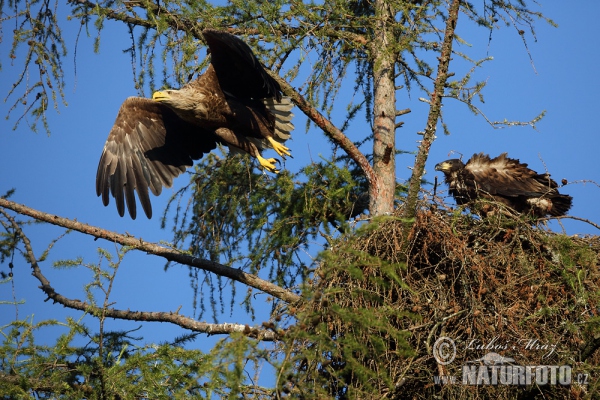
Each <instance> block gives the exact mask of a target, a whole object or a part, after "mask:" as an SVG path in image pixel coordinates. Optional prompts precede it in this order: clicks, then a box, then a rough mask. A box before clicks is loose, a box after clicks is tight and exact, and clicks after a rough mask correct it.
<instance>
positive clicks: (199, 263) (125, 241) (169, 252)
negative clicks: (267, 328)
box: [0, 198, 301, 303]
mask: <svg viewBox="0 0 600 400" xmlns="http://www.w3.org/2000/svg"><path fill="white" fill-rule="evenodd" d="M0 207H3V208H8V209H10V210H13V211H15V212H17V213H19V214H22V215H27V216H29V217H32V218H34V219H36V220H38V221H43V222H49V223H51V224H53V225H57V226H62V227H63V228H67V229H72V230H74V231H77V232H81V233H84V234H86V235H90V236H94V237H96V238H100V239H104V240H107V241H109V242H111V243H118V244H120V245H122V246H129V247H131V248H134V249H136V250H140V251H144V252H146V253H149V254H154V255H156V256H160V257H163V258H165V259H166V260H168V261H174V262H177V263H179V264H183V265H188V266H190V267H194V268H199V269H202V270H204V271H208V272H212V273H214V274H217V275H220V276H223V277H226V278H230V279H232V280H234V281H237V282H240V283H243V284H245V285H248V286H250V287H253V288H255V289H258V290H261V291H263V292H265V293H268V294H270V295H271V296H274V297H276V298H278V299H280V300H283V301H285V302H287V303H296V302H299V301H300V300H301V297H300V296H298V295H297V294H295V293H293V292H291V291H289V290H286V289H283V288H281V287H279V286H277V285H275V284H273V283H271V282H269V281H265V280H264V279H260V278H259V277H257V276H256V275H252V274H249V273H246V272H244V271H241V270H239V269H236V268H230V267H227V266H225V265H222V264H219V263H216V262H213V261H210V260H204V259H200V258H197V257H193V256H191V255H189V254H185V253H182V252H181V251H179V250H176V249H169V248H167V247H163V246H160V245H157V244H154V243H148V242H145V241H144V240H143V239H142V238H135V237H132V236H129V235H122V234H119V233H116V232H113V231H108V230H106V229H102V228H98V227H96V226H92V225H88V224H84V223H81V222H77V221H74V220H71V219H68V218H63V217H59V216H57V215H51V214H47V213H45V212H42V211H38V210H35V209H33V208H30V207H27V206H24V205H22V204H18V203H15V202H13V201H10V200H7V199H3V198H0Z"/></svg>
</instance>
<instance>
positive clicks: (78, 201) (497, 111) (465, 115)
mask: <svg viewBox="0 0 600 400" xmlns="http://www.w3.org/2000/svg"><path fill="white" fill-rule="evenodd" d="M542 3H543V4H545V3H547V4H546V5H544V6H543V7H542V8H541V11H542V12H544V13H545V14H546V15H547V16H548V17H550V18H552V19H553V20H554V21H555V22H557V23H558V25H559V27H558V28H553V27H551V26H550V25H548V24H545V23H543V22H541V21H540V22H539V23H538V25H537V32H536V33H537V35H536V38H537V41H536V40H534V39H533V38H532V37H531V35H529V34H527V35H526V37H527V39H528V48H529V51H530V53H531V56H532V58H533V65H534V66H535V69H534V67H533V65H532V62H531V60H530V59H529V55H528V53H527V51H526V49H525V47H524V45H523V41H522V39H521V37H520V36H519V35H517V34H516V32H514V30H513V29H512V28H504V29H502V30H500V31H496V32H494V35H493V37H492V40H491V41H490V42H488V35H487V32H485V31H483V30H479V31H474V30H473V27H472V25H471V24H468V23H466V20H464V19H462V20H459V29H458V32H459V34H460V35H461V36H463V38H464V39H465V40H467V41H469V42H470V43H471V45H472V46H467V45H457V46H456V47H455V50H458V51H461V52H464V53H466V54H468V55H469V56H470V57H471V58H473V59H481V58H484V57H487V56H492V57H493V58H494V60H493V61H490V62H487V63H485V64H484V65H483V67H482V68H480V69H478V70H477V72H476V79H477V80H487V82H488V86H487V88H486V89H485V90H484V95H485V100H486V102H485V104H479V107H480V108H481V109H482V110H483V111H484V112H485V113H486V115H487V116H488V118H489V119H491V120H504V119H508V120H519V119H520V120H528V119H531V118H533V117H535V116H537V115H538V114H539V113H540V112H541V111H542V110H546V111H547V116H546V117H545V118H544V119H543V120H542V121H541V122H539V123H538V130H537V131H535V130H533V129H531V128H529V127H523V128H518V127H517V128H506V129H493V128H491V127H490V126H489V125H488V124H487V123H486V122H485V121H484V120H483V119H482V118H481V117H476V116H474V115H473V114H472V113H471V112H470V111H469V110H468V109H467V108H466V107H465V106H463V105H461V104H458V103H457V102H455V101H452V100H448V99H446V100H445V105H444V110H445V111H444V112H445V115H444V122H445V123H446V124H447V125H448V126H449V128H450V130H451V132H452V134H451V135H449V136H445V135H444V134H443V133H442V132H441V130H439V131H438V139H437V140H436V141H435V143H434V144H433V147H432V151H431V154H430V157H429V161H428V163H427V167H426V169H427V171H428V172H427V175H426V176H425V177H426V178H427V179H428V180H429V181H433V178H434V176H435V171H434V169H433V167H434V165H435V164H436V163H437V162H439V161H442V160H445V159H447V158H450V157H449V152H450V151H453V150H454V151H458V152H461V153H462V154H464V157H465V158H469V157H470V156H471V155H472V154H473V153H476V152H484V153H488V154H490V155H492V156H496V155H498V154H500V153H501V152H508V154H509V156H511V157H513V158H519V159H520V160H521V161H523V162H527V163H528V164H529V165H530V167H531V168H533V169H535V170H537V171H538V172H542V171H543V170H544V165H545V166H546V167H547V169H548V171H549V172H550V173H551V174H552V176H553V178H554V179H555V180H557V181H559V182H560V180H561V179H562V178H565V179H567V180H568V181H569V182H583V181H596V182H600V169H599V168H598V165H597V164H596V161H597V158H598V148H599V139H598V137H599V132H598V131H599V129H598V127H597V122H596V117H597V115H596V112H598V111H597V108H598V105H599V101H598V93H599V92H600V78H599V77H598V65H600V55H599V52H598V50H599V48H600V46H599V44H600V43H599V39H598V38H599V37H600V27H599V26H598V24H597V21H596V19H597V15H599V14H600V3H599V2H596V1H587V2H584V3H585V4H586V6H585V7H583V6H582V3H580V4H578V7H572V6H571V7H569V6H565V5H564V3H563V2H556V1H553V2H542ZM61 6H62V5H61ZM78 26H79V25H78V23H77V22H75V21H72V22H67V21H65V24H64V28H63V29H64V34H65V37H66V40H67V45H68V47H69V55H68V56H67V57H66V58H65V59H64V66H65V69H66V74H65V75H66V88H65V93H66V96H67V102H68V106H67V107H64V106H62V105H60V106H59V109H58V112H57V111H56V110H54V109H51V110H49V111H48V119H49V123H50V127H51V131H52V134H51V136H47V135H46V134H45V133H43V132H40V133H38V134H35V133H32V132H31V131H30V130H29V128H28V125H27V123H26V122H22V123H21V124H20V125H19V127H18V129H17V130H14V131H13V130H12V127H13V125H14V123H15V121H16V118H18V116H19V115H18V111H17V112H16V113H13V116H12V117H11V119H10V120H6V119H4V118H2V119H0V193H5V192H6V191H7V190H9V189H11V188H16V193H15V195H14V196H13V197H12V200H13V201H16V202H19V203H23V204H26V205H27V206H29V207H33V208H35V209H38V210H41V211H45V212H48V213H54V214H58V215H61V216H63V217H67V218H76V219H77V220H78V221H80V222H85V223H89V224H92V225H96V226H100V227H102V228H105V229H109V230H114V231H117V232H121V233H124V232H128V233H130V234H131V235H134V236H137V237H143V238H144V240H146V241H152V242H158V241H160V240H170V239H171V233H170V231H169V230H161V229H160V226H159V225H160V222H159V219H158V218H157V216H159V215H160V214H161V211H162V210H163V209H164V207H165V205H166V202H167V200H168V198H169V196H170V194H172V193H174V191H175V190H176V189H177V188H180V187H182V186H183V185H185V184H186V183H187V180H186V178H185V177H181V178H179V179H178V180H177V181H176V184H175V188H174V189H166V190H164V191H163V194H162V195H161V197H159V198H153V199H152V200H153V208H154V210H155V211H154V215H155V217H154V219H153V220H147V219H146V218H145V217H144V216H143V215H139V216H138V219H137V220H135V221H132V220H130V219H129V218H128V217H126V218H120V217H119V216H118V214H117V211H116V208H115V206H114V203H111V204H110V205H109V207H103V205H102V202H101V200H100V199H99V198H97V197H96V194H95V175H96V168H97V163H98V160H99V157H100V153H101V151H102V147H103V145H104V142H105V140H106V137H107V135H108V132H109V131H110V128H111V126H112V124H113V122H114V119H115V117H116V114H117V111H118V109H119V106H120V105H121V103H122V102H123V100H124V99H125V98H126V97H128V96H133V95H137V91H136V89H135V88H134V82H133V79H132V78H133V75H132V72H131V60H130V57H129V55H128V54H125V53H123V51H122V50H123V49H125V48H127V47H129V46H130V42H129V41H128V32H127V29H126V27H124V26H123V25H122V24H118V23H113V22H110V21H108V22H106V28H105V30H104V31H103V32H102V42H101V46H100V53H99V54H95V53H93V51H92V43H93V42H92V39H90V38H86V37H81V38H80V40H79V46H78V48H77V57H76V58H74V56H73V49H74V44H75V37H76V32H77V31H76V30H77V29H78ZM10 32H12V28H9V27H6V29H4V31H3V34H4V37H3V38H2V39H3V40H2V42H1V43H0V57H1V61H2V68H3V69H2V71H0V94H1V96H0V98H1V99H4V98H5V96H6V94H7V93H8V90H9V89H10V87H11V85H12V83H13V82H14V80H15V77H16V76H17V74H18V73H19V72H20V71H19V68H20V67H21V65H22V64H21V63H20V62H18V61H19V60H18V59H17V60H16V61H15V62H14V64H13V63H11V61H10V60H9V59H8V57H7V54H8V50H9V46H10V44H11V41H12V40H11V38H10V37H9V36H8V35H10ZM199 51H200V53H201V55H204V54H205V53H204V51H205V50H199ZM75 64H76V66H77V74H76V75H74V69H73V66H74V65H75ZM467 69H468V67H467V66H465V64H464V63H460V62H459V63H457V64H451V71H454V72H456V76H457V77H460V76H461V75H462V74H463V73H464V72H466V70H467ZM352 85H353V83H352V82H349V83H348V86H349V87H350V88H351V87H352ZM295 86H300V84H297V85H295ZM145 94H146V95H150V93H149V91H146V93H145ZM346 94H348V92H342V97H341V98H342V99H345V97H344V96H345V95H346ZM348 95H350V94H348ZM422 96H423V93H419V92H417V91H414V92H412V93H410V95H408V94H407V93H406V92H399V95H398V108H399V109H403V108H410V109H411V110H412V113H410V114H408V115H405V116H403V118H402V119H401V120H402V121H404V122H405V124H404V126H403V127H402V128H401V129H399V130H398V132H397V145H398V148H399V149H402V150H408V151H415V150H416V148H417V141H418V140H420V138H421V136H419V135H417V132H418V131H422V130H423V129H424V126H425V115H426V113H427V111H428V109H427V104H426V103H423V102H420V101H418V98H419V97H422ZM11 100H12V101H14V100H13V99H12V98H11V99H9V101H8V102H3V103H0V115H2V117H4V116H5V115H6V114H7V112H8V108H9V107H10V104H12V101H11ZM342 103H343V102H342ZM340 110H341V111H343V110H344V107H343V106H342V107H340ZM296 115H297V116H298V118H297V120H296V121H295V123H296V126H297V128H298V129H297V130H296V132H295V133H294V139H293V141H292V142H291V143H290V148H291V149H292V152H293V155H294V159H293V160H289V161H288V162H287V163H286V164H285V166H286V167H287V168H290V169H292V170H296V169H297V168H299V167H300V166H302V165H304V163H306V162H307V160H308V158H309V157H312V158H313V159H315V158H318V157H319V155H323V156H324V157H327V156H328V155H329V152H328V149H329V146H328V145H327V142H326V141H325V140H324V138H323V134H322V133H321V132H320V131H319V130H316V129H312V130H311V131H310V132H308V133H304V130H303V126H304V122H303V121H304V119H303V117H302V116H301V115H300V112H299V111H296ZM342 120H343V116H342V114H335V115H334V122H337V123H339V122H341V121H342ZM355 122H356V124H355V125H352V126H351V127H350V129H349V130H348V132H347V134H348V135H349V136H350V137H351V138H352V139H354V140H359V139H360V138H361V137H364V135H366V134H367V133H368V131H369V128H368V126H366V125H365V124H364V122H363V120H362V119H360V118H357V119H356V120H355ZM273 155H274V154H273ZM270 156H272V155H270ZM452 157H454V156H452ZM413 161H414V155H411V154H403V155H400V156H398V158H397V171H398V180H399V181H400V182H404V181H405V180H406V179H408V178H409V177H410V170H409V169H408V167H409V166H412V164H413ZM438 178H439V179H440V181H441V178H442V176H441V175H440V174H439V173H438ZM561 191H562V192H564V193H568V194H570V195H572V196H573V197H574V206H573V208H572V210H571V212H570V214H571V215H573V216H577V217H581V218H587V219H590V220H592V221H594V222H596V223H599V222H600V212H599V211H598V207H597V205H596V203H597V201H596V199H597V198H598V196H599V195H600V188H599V187H598V186H596V185H594V184H592V183H585V184H584V183H573V184H569V185H568V186H566V187H565V188H563V189H561ZM449 201H450V200H449ZM563 224H564V226H565V228H566V231H567V233H569V234H575V233H579V234H586V233H590V234H598V233H599V232H598V231H597V230H595V228H593V227H591V226H590V225H587V224H585V223H582V222H577V221H570V220H565V221H564V223H563ZM553 227H554V228H555V229H557V230H558V229H560V227H559V226H557V225H555V224H554V225H553ZM26 233H28V234H29V235H30V238H31V239H32V241H33V244H34V249H35V251H36V253H37V255H38V256H39V255H40V254H41V252H42V251H43V250H44V249H45V246H47V244H48V242H49V241H50V240H51V239H53V238H55V237H57V236H58V235H60V233H61V231H60V230H59V229H57V228H55V227H51V226H46V225H36V226H29V227H27V230H26ZM98 246H102V247H104V248H107V249H109V250H110V251H114V248H115V247H114V246H113V245H111V244H109V243H106V242H104V243H102V242H100V241H94V240H93V238H91V237H86V236H83V235H80V234H78V233H71V234H70V235H68V236H67V237H65V238H63V239H61V240H60V241H59V242H58V244H57V245H56V246H55V248H54V250H53V251H52V253H51V256H50V258H49V260H48V261H45V262H44V263H43V264H42V268H43V269H44V273H45V274H46V276H47V277H48V278H49V279H50V281H51V283H52V284H53V285H54V286H55V288H56V289H57V291H59V292H60V293H62V294H64V295H65V296H68V297H71V298H82V297H83V289H82V287H83V285H84V284H85V283H86V282H88V281H89V280H90V278H91V275H90V273H88V272H87V271H85V270H84V269H81V268H80V269H78V270H69V271H65V270H53V269H52V268H51V262H52V261H54V260H58V259H70V258H74V257H77V256H82V257H84V258H85V259H86V261H88V262H96V261H97V260H98V255H97V254H96V249H97V247H98ZM163 267H164V261H163V260H162V259H155V258H154V257H150V256H147V255H145V254H132V253H130V254H129V255H128V256H127V257H126V259H125V262H124V264H123V265H122V266H121V268H120V270H119V273H118V277H117V280H116V284H115V288H114V296H113V297H112V300H113V301H114V302H116V304H115V305H114V307H117V308H122V309H131V310H143V311H173V310H176V309H177V308H179V306H182V308H181V313H182V314H184V315H188V316H191V315H193V310H192V296H193V292H192V289H191V288H190V285H189V278H188V271H187V268H184V267H179V266H175V267H173V268H171V269H170V270H169V271H167V272H165V271H164V269H163ZM0 269H2V270H3V271H4V272H8V267H7V266H6V265H2V266H0ZM14 273H15V279H14V293H15V298H16V299H17V300H20V299H25V300H26V303H25V304H24V305H21V306H19V308H18V313H19V317H20V318H23V317H25V316H28V315H34V318H35V320H36V321H40V320H42V319H45V318H57V319H62V318H63V317H64V316H65V315H79V312H72V311H69V310H65V309H63V307H60V306H57V305H53V304H50V303H49V302H48V303H46V302H44V299H45V298H44V296H43V293H42V292H41V291H40V290H39V289H38V288H37V286H38V285H39V284H38V283H37V282H36V281H35V280H34V279H33V278H32V277H31V275H30V271H29V267H28V265H27V264H26V263H25V261H24V260H22V259H21V258H18V259H17V261H16V262H15V271H14ZM12 293H13V292H12V288H11V287H10V285H6V284H5V285H0V300H11V299H12V298H13V294H12ZM263 297H264V298H266V297H267V296H263ZM258 298H259V301H261V300H260V299H261V296H259V297H258ZM265 304H266V303H265ZM3 307H4V309H3V311H2V312H1V313H0V325H3V324H5V323H6V322H8V321H10V320H11V319H12V318H14V316H15V309H14V307H10V306H3ZM261 318H262V317H259V318H258V320H257V321H255V322H252V321H250V320H249V317H248V316H246V315H245V314H243V313H242V312H239V313H237V312H236V313H235V314H234V315H232V316H230V315H229V313H228V312H227V313H226V314H225V315H223V316H222V317H221V318H220V322H239V323H250V324H255V323H258V324H260V322H262V320H263V319H264V318H267V317H266V314H265V316H264V318H263V319H261ZM89 323H90V325H92V327H93V326H94V325H93V324H94V322H91V321H90V322H89ZM117 326H119V327H126V328H127V327H128V328H134V327H137V326H139V324H138V323H131V322H113V321H110V325H109V328H110V327H112V328H115V327H117ZM143 332H144V333H143V335H144V337H145V341H147V342H150V341H160V340H166V339H168V338H170V337H173V336H175V335H177V334H179V333H180V330H178V328H172V327H169V326H168V325H165V324H157V323H155V324H148V325H147V326H146V327H145V328H144V330H143Z"/></svg>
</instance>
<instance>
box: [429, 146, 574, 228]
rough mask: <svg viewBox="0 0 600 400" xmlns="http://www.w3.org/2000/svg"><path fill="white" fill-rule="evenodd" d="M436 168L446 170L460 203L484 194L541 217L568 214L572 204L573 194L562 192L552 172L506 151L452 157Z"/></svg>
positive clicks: (453, 194)
mask: <svg viewBox="0 0 600 400" xmlns="http://www.w3.org/2000/svg"><path fill="white" fill-rule="evenodd" d="M435 168H436V170H438V171H442V172H443V173H444V178H445V181H446V183H447V184H448V185H449V188H450V190H449V191H450V194H451V195H452V196H453V197H454V199H455V200H456V203H457V204H459V205H463V204H466V205H472V204H473V203H474V202H475V201H476V200H478V199H480V198H484V199H488V200H493V201H496V202H499V203H502V204H504V205H506V206H508V207H510V208H512V209H514V210H515V211H517V212H519V213H529V214H532V215H535V216H537V217H545V216H546V215H551V216H560V215H564V214H566V212H567V211H568V210H569V209H570V208H571V204H572V199H573V198H572V197H571V196H569V195H563V194H560V193H559V192H558V190H557V188H558V185H557V184H556V182H555V181H554V180H552V179H551V178H550V175H549V174H538V173H537V172H535V171H533V170H531V169H529V168H528V167H527V164H525V163H521V162H520V161H519V160H515V159H512V158H508V156H507V154H506V153H502V154H500V155H499V156H498V157H496V158H493V159H491V158H490V157H489V156H488V155H485V154H483V153H480V154H474V155H473V157H471V159H470V160H469V161H468V162H467V164H466V165H465V164H463V162H462V161H460V160H459V159H451V160H447V161H444V162H441V163H439V164H437V165H436V167H435Z"/></svg>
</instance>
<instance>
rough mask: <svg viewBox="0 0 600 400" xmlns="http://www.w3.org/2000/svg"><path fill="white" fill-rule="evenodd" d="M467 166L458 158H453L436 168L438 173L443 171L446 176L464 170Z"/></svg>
mask: <svg viewBox="0 0 600 400" xmlns="http://www.w3.org/2000/svg"><path fill="white" fill-rule="evenodd" d="M464 167H465V164H464V163H463V162H462V161H460V160H459V159H458V158H452V159H450V160H446V161H442V162H441V163H439V164H437V165H436V166H435V170H436V171H442V172H443V173H444V174H451V173H452V172H456V171H458V170H460V169H463V168H464Z"/></svg>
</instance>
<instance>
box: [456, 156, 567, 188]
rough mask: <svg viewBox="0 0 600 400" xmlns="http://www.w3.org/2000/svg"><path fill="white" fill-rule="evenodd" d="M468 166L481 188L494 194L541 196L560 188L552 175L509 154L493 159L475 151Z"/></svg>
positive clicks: (466, 166) (467, 168)
mask: <svg viewBox="0 0 600 400" xmlns="http://www.w3.org/2000/svg"><path fill="white" fill-rule="evenodd" d="M465 169H466V170H468V171H469V172H470V173H471V174H473V177H474V181H475V182H476V183H477V186H478V189H479V190H483V191H485V192H487V193H489V194H491V195H501V196H506V197H517V196H528V197H529V196H532V197H540V196H543V195H544V194H547V193H550V192H555V188H556V187H557V184H556V182H554V181H553V180H552V179H550V177H549V176H548V175H541V174H538V173H537V172H535V171H533V170H531V169H529V168H528V167H527V164H524V163H520V162H519V160H514V159H512V158H508V157H506V153H503V154H501V155H499V156H498V157H496V158H493V159H490V157H489V156H488V155H484V154H475V155H474V156H473V157H472V158H471V159H470V160H469V161H468V162H467V164H466V165H465Z"/></svg>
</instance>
